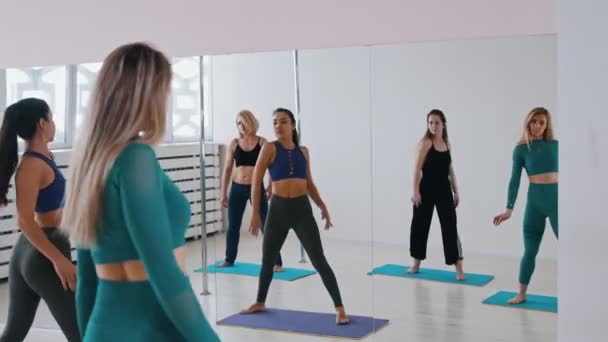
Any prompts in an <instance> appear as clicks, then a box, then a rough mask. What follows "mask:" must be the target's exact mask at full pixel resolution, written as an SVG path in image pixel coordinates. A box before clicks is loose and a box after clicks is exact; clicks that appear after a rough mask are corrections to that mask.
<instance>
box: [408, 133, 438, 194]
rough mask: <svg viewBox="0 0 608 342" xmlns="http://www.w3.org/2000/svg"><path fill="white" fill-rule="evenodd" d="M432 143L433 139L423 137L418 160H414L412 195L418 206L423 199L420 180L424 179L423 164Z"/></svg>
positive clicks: (418, 151)
mask: <svg viewBox="0 0 608 342" xmlns="http://www.w3.org/2000/svg"><path fill="white" fill-rule="evenodd" d="M432 144H433V142H432V141H431V139H427V138H425V139H422V141H420V143H418V150H417V152H416V160H415V161H414V176H413V177H412V178H413V184H412V192H413V194H414V195H413V197H412V201H413V202H414V205H415V206H418V205H419V204H420V201H421V200H422V199H421V197H420V180H421V179H422V165H424V159H425V157H426V155H427V153H428V152H429V150H430V149H431V146H432Z"/></svg>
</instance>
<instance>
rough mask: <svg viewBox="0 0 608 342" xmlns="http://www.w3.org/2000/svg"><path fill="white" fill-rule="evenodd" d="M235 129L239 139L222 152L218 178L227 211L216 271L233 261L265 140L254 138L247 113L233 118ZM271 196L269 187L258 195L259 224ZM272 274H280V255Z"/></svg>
mask: <svg viewBox="0 0 608 342" xmlns="http://www.w3.org/2000/svg"><path fill="white" fill-rule="evenodd" d="M236 126H237V128H238V131H239V137H238V138H236V139H234V140H232V142H231V143H230V145H229V146H228V149H227V150H226V162H225V165H224V170H225V171H224V175H223V176H222V205H223V206H224V207H225V208H228V231H227V232H226V258H225V259H224V262H223V263H221V264H219V265H218V267H230V266H232V265H234V262H235V261H236V256H237V252H238V249H239V238H240V236H241V234H240V233H241V223H242V221H243V213H244V212H245V207H246V206H247V202H251V180H252V176H253V168H254V166H255V162H256V161H257V160H258V156H259V154H260V151H261V150H262V146H263V145H264V144H265V143H266V142H267V141H266V139H264V138H262V137H260V136H258V135H257V132H258V128H259V123H258V120H257V119H256V118H255V116H254V115H253V113H251V111H248V110H242V111H240V112H239V113H238V114H237V116H236ZM228 184H230V195H228ZM260 186H261V187H262V189H264V181H263V180H260ZM271 192H272V183H269V185H268V189H266V191H260V193H259V196H260V206H259V215H260V217H261V219H262V224H264V221H265V220H266V213H267V212H268V197H269V194H270V193H271ZM274 271H275V272H282V271H283V261H282V260H281V254H280V253H279V254H278V255H277V258H276V259H275V262H274Z"/></svg>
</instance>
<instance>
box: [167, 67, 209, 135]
mask: <svg viewBox="0 0 608 342" xmlns="http://www.w3.org/2000/svg"><path fill="white" fill-rule="evenodd" d="M200 113H201V79H200V58H199V57H186V58H176V59H174V60H173V80H172V84H171V96H170V99H169V120H168V123H169V125H168V130H167V131H168V132H167V133H168V134H167V135H168V136H167V140H169V141H174V142H183V141H198V140H199V139H200V129H201V117H200ZM171 128H172V129H171Z"/></svg>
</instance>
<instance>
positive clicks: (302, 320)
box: [217, 309, 388, 339]
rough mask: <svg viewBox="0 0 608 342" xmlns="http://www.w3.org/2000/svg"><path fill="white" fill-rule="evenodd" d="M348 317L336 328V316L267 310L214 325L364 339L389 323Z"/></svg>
mask: <svg viewBox="0 0 608 342" xmlns="http://www.w3.org/2000/svg"><path fill="white" fill-rule="evenodd" d="M348 317H349V319H350V322H349V324H345V325H337V324H336V314H335V313H317V312H305V311H293V310H280V309H268V310H267V311H264V312H257V313H254V314H248V315H242V314H236V315H232V316H229V317H227V318H224V319H223V320H221V321H219V322H218V323H217V324H221V325H231V326H238V327H244V328H253V329H267V330H278V331H284V332H291V333H301V334H308V335H317V336H326V337H342V338H352V339H360V338H363V337H365V336H367V335H369V334H371V333H372V332H374V331H378V330H379V329H380V328H382V327H384V326H385V325H386V324H388V320H387V319H374V318H372V317H365V316H350V315H349V316H348Z"/></svg>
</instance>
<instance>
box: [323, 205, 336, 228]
mask: <svg viewBox="0 0 608 342" xmlns="http://www.w3.org/2000/svg"><path fill="white" fill-rule="evenodd" d="M321 219H323V220H325V230H328V229H329V228H331V227H333V224H332V223H331V217H329V211H327V207H325V206H324V207H323V208H321Z"/></svg>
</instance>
